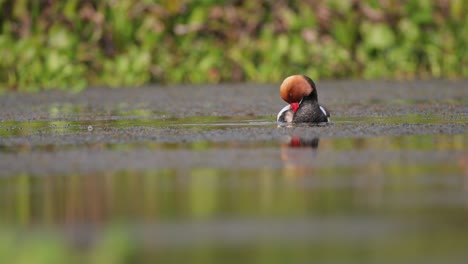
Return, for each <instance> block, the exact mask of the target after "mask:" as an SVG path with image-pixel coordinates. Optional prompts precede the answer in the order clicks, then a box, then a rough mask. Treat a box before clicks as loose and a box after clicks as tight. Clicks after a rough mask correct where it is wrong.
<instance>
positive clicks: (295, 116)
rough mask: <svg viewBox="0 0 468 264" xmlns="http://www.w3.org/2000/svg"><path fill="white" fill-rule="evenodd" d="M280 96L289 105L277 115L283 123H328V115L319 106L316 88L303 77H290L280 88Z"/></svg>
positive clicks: (308, 79)
mask: <svg viewBox="0 0 468 264" xmlns="http://www.w3.org/2000/svg"><path fill="white" fill-rule="evenodd" d="M280 95H281V98H283V100H284V101H286V102H287V103H288V104H289V105H287V106H285V107H284V108H283V109H281V111H280V112H279V113H278V117H277V121H278V122H283V123H322V122H329V121H330V113H329V112H328V111H327V110H326V109H325V107H323V106H321V105H319V103H318V100H317V87H316V86H315V83H314V81H312V79H310V78H309V77H307V76H305V75H292V76H289V77H288V78H286V79H285V80H284V81H283V83H282V84H281V86H280Z"/></svg>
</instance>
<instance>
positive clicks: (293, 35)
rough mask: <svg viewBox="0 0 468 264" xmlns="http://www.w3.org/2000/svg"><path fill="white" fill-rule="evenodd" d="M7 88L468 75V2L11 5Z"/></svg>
mask: <svg viewBox="0 0 468 264" xmlns="http://www.w3.org/2000/svg"><path fill="white" fill-rule="evenodd" d="M0 12H1V13H0V14H1V15H0V58H1V59H0V90H1V89H11V90H23V91H26V90H27V91H36V90H39V89H45V88H62V89H66V90H80V89H82V88H84V87H86V86H103V85H104V86H138V85H143V84H146V83H149V82H157V83H206V82H211V83H213V82H221V81H254V82H277V81H280V80H281V79H282V78H283V77H284V76H286V75H288V74H293V73H305V74H308V75H310V76H313V77H314V78H398V79H408V78H460V77H461V78H464V77H467V76H468V67H467V65H468V54H467V49H466V47H467V46H468V16H467V15H466V14H467V13H468V2H467V1H464V0H452V1H445V0H435V1H426V0H408V1H398V0H391V1H378V0H362V1H359V0H353V1H351V0H349V1H341V0H322V1H321V0H308V1H298V0H278V1H265V0H260V1H242V0H231V1H224V3H222V4H220V3H219V1H214V0H203V1H193V0H161V1H150V0H121V1H111V0H105V1H96V0H86V1H78V0H68V1H58V0H47V1H27V0H16V1H13V0H0Z"/></svg>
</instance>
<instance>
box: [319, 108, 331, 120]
mask: <svg viewBox="0 0 468 264" xmlns="http://www.w3.org/2000/svg"><path fill="white" fill-rule="evenodd" d="M319 106H320V110H322V113H323V114H324V115H325V116H326V117H327V121H328V122H330V118H329V117H328V113H327V111H326V110H325V108H323V106H321V105H319Z"/></svg>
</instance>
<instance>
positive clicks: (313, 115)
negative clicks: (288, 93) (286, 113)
mask: <svg viewBox="0 0 468 264" xmlns="http://www.w3.org/2000/svg"><path fill="white" fill-rule="evenodd" d="M293 122H294V123H320V122H328V118H327V116H326V115H325V114H324V113H323V112H322V110H321V109H320V106H319V105H318V103H313V102H311V101H304V102H303V103H301V105H300V106H299V108H298V109H297V112H296V113H295V115H294V118H293Z"/></svg>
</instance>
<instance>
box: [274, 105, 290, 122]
mask: <svg viewBox="0 0 468 264" xmlns="http://www.w3.org/2000/svg"><path fill="white" fill-rule="evenodd" d="M290 109H291V106H290V105H287V106H285V107H283V109H281V111H279V113H278V116H277V117H276V122H278V121H279V118H280V116H281V115H282V114H283V113H284V112H286V111H288V110H290Z"/></svg>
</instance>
